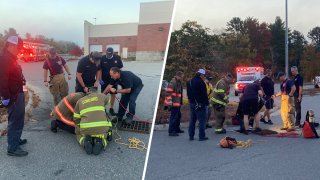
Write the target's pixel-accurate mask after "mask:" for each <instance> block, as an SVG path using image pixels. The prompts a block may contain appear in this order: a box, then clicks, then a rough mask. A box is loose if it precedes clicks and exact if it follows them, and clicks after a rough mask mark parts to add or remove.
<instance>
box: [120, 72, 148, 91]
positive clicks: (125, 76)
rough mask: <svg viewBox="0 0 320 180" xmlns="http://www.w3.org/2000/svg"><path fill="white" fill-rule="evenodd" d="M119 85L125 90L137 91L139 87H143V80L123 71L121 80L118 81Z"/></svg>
mask: <svg viewBox="0 0 320 180" xmlns="http://www.w3.org/2000/svg"><path fill="white" fill-rule="evenodd" d="M117 83H118V84H119V85H120V86H121V87H122V88H123V89H128V88H131V89H135V88H137V87H139V86H142V80H141V79H140V78H139V77H138V76H136V75H135V74H133V73H132V72H130V71H121V72H120V79H119V80H118V81H117Z"/></svg>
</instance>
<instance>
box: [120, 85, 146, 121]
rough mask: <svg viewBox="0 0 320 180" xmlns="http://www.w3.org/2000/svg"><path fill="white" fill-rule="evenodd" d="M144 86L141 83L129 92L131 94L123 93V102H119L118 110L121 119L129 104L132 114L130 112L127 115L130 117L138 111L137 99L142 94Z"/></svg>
mask: <svg viewBox="0 0 320 180" xmlns="http://www.w3.org/2000/svg"><path fill="white" fill-rule="evenodd" d="M142 88H143V85H141V86H139V87H137V88H135V89H132V91H131V93H129V94H122V95H121V99H120V103H121V104H119V110H118V117H119V118H120V119H122V118H123V116H124V115H125V113H126V109H127V107H128V105H129V112H130V114H129V113H128V114H127V115H126V116H127V117H128V118H132V115H131V114H133V115H135V113H136V100H137V98H138V95H139V94H140V92H141V90H142Z"/></svg>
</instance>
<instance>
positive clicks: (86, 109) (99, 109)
mask: <svg viewBox="0 0 320 180" xmlns="http://www.w3.org/2000/svg"><path fill="white" fill-rule="evenodd" d="M95 111H105V107H104V106H93V107H89V108H85V109H82V110H81V111H80V115H81V116H82V115H84V114H86V113H88V112H95Z"/></svg>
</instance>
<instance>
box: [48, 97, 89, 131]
mask: <svg viewBox="0 0 320 180" xmlns="http://www.w3.org/2000/svg"><path fill="white" fill-rule="evenodd" d="M84 96H85V93H82V92H79V93H71V94H69V95H68V96H66V97H64V98H63V99H62V100H61V101H60V102H59V104H58V105H56V106H55V107H54V110H53V111H52V113H51V115H52V116H53V117H55V119H56V120H52V121H51V131H52V132H55V133H56V132H57V128H58V127H59V128H60V129H62V130H65V131H67V132H70V133H72V134H74V127H75V123H74V121H73V113H74V108H75V106H76V104H77V102H78V100H79V99H81V98H83V97H84Z"/></svg>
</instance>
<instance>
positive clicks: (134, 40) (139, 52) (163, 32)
mask: <svg viewBox="0 0 320 180" xmlns="http://www.w3.org/2000/svg"><path fill="white" fill-rule="evenodd" d="M173 6H174V1H161V2H160V1H159V2H144V3H141V4H140V13H139V22H138V23H123V24H105V25H93V24H91V23H90V22H88V21H85V22H84V53H85V54H88V53H89V52H91V51H99V52H102V53H105V51H106V49H107V48H108V47H113V49H114V51H115V52H116V53H118V54H119V55H120V56H121V57H122V58H123V59H131V60H141V61H145V60H147V61H156V60H163V58H164V53H165V50H166V45H167V40H168V35H169V31H170V23H171V17H172V12H173Z"/></svg>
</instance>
